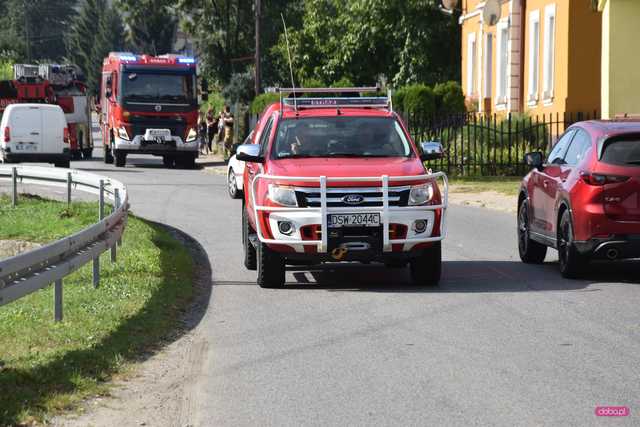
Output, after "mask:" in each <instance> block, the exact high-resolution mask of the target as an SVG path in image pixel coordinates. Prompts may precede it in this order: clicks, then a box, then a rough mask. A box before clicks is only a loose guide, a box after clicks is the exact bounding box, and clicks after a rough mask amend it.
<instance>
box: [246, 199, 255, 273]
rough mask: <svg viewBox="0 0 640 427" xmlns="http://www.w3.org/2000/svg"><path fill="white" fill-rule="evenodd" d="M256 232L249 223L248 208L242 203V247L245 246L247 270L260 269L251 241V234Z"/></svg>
mask: <svg viewBox="0 0 640 427" xmlns="http://www.w3.org/2000/svg"><path fill="white" fill-rule="evenodd" d="M253 233H255V232H254V231H253V229H252V228H251V224H249V218H248V217H247V210H246V209H245V207H244V203H243V204H242V247H243V248H244V266H245V267H246V268H247V270H251V271H255V270H257V269H258V258H257V255H256V248H254V247H253V245H252V244H251V242H250V241H249V234H253Z"/></svg>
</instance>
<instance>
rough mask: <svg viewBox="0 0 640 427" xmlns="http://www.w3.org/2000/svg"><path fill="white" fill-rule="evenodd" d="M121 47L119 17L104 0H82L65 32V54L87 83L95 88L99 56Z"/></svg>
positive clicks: (120, 18)
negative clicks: (66, 32)
mask: <svg viewBox="0 0 640 427" xmlns="http://www.w3.org/2000/svg"><path fill="white" fill-rule="evenodd" d="M123 47H124V28H123V26H122V17H121V16H120V14H119V13H118V10H117V9H116V8H115V7H109V6H108V5H107V3H106V1H105V0H84V1H83V3H82V4H81V7H80V10H79V12H78V14H77V15H76V17H75V18H74V20H73V23H72V25H71V29H70V30H69V33H68V35H67V58H68V60H69V61H70V62H72V63H74V64H76V65H78V66H79V67H80V69H81V70H82V71H83V72H84V74H85V76H86V77H87V86H88V87H89V89H90V90H91V91H96V90H97V89H98V85H99V79H100V72H101V67H102V60H103V59H104V57H105V56H106V55H107V54H108V53H109V52H110V51H117V50H122V49H123Z"/></svg>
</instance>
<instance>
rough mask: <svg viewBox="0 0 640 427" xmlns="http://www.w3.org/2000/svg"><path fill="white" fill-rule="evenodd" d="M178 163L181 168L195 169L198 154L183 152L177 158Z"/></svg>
mask: <svg viewBox="0 0 640 427" xmlns="http://www.w3.org/2000/svg"><path fill="white" fill-rule="evenodd" d="M176 164H177V166H178V167H179V168H181V169H195V167H196V156H195V154H183V155H181V156H179V157H178V158H177V159H176Z"/></svg>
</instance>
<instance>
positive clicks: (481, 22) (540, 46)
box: [459, 0, 640, 116]
mask: <svg viewBox="0 0 640 427" xmlns="http://www.w3.org/2000/svg"><path fill="white" fill-rule="evenodd" d="M613 1H615V0H613ZM629 1H635V0H629ZM459 3H461V4H459V6H460V7H461V9H462V15H461V17H460V24H461V26H462V84H463V88H464V91H465V95H466V97H467V100H468V103H470V104H471V105H474V106H475V107H476V109H477V110H478V111H481V112H492V113H493V112H495V113H498V114H503V113H507V112H527V113H530V114H532V115H540V114H550V113H551V114H553V115H554V116H555V115H556V114H558V115H560V116H562V115H563V114H564V113H565V112H566V113H579V112H581V113H591V114H593V112H594V111H600V79H601V66H600V65H601V64H600V62H601V61H600V50H601V37H602V36H601V34H602V21H601V17H600V14H598V13H597V12H595V11H594V10H593V9H592V7H591V5H590V3H589V2H588V1H586V0H487V1H484V0H461V2H459ZM638 3H640V1H638Z"/></svg>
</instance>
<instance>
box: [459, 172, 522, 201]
mask: <svg viewBox="0 0 640 427" xmlns="http://www.w3.org/2000/svg"><path fill="white" fill-rule="evenodd" d="M521 182H522V177H514V176H507V177H454V178H450V179H449V184H450V185H451V186H452V189H451V190H452V191H453V192H456V193H480V192H483V191H495V192H497V193H500V194H504V195H507V196H517V195H518V190H519V189H520V183H521Z"/></svg>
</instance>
